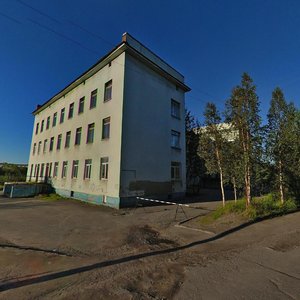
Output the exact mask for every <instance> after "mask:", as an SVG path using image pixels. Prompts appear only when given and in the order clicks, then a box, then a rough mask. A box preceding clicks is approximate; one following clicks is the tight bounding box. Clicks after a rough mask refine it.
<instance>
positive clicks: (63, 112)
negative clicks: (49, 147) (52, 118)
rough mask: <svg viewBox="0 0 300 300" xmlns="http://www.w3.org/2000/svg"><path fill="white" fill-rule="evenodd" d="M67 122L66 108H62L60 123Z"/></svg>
mask: <svg viewBox="0 0 300 300" xmlns="http://www.w3.org/2000/svg"><path fill="white" fill-rule="evenodd" d="M64 120H65V108H62V109H61V111H60V120H59V123H63V122H64Z"/></svg>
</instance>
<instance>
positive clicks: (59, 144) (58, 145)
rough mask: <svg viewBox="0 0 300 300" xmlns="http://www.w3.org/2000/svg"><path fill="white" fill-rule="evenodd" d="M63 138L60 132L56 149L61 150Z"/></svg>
mask: <svg viewBox="0 0 300 300" xmlns="http://www.w3.org/2000/svg"><path fill="white" fill-rule="evenodd" d="M61 138H62V135H61V134H59V135H58V137H57V144H56V149H57V150H59V149H60V147H61Z"/></svg>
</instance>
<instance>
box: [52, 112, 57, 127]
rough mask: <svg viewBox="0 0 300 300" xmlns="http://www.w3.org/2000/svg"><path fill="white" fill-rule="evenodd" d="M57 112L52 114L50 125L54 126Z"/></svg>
mask: <svg viewBox="0 0 300 300" xmlns="http://www.w3.org/2000/svg"><path fill="white" fill-rule="evenodd" d="M56 120H57V112H56V113H54V114H53V120H52V127H55V126H56Z"/></svg>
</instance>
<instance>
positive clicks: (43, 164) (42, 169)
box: [40, 164, 45, 178]
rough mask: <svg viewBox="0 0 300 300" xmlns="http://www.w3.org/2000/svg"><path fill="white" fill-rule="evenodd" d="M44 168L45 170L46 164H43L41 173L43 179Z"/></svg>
mask: <svg viewBox="0 0 300 300" xmlns="http://www.w3.org/2000/svg"><path fill="white" fill-rule="evenodd" d="M44 168H45V164H41V173H40V177H41V178H42V177H43V176H44Z"/></svg>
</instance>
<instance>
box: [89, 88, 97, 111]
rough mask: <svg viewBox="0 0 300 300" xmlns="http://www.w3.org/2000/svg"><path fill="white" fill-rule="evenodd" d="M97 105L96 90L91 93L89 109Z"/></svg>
mask: <svg viewBox="0 0 300 300" xmlns="http://www.w3.org/2000/svg"><path fill="white" fill-rule="evenodd" d="M96 105H97V89H96V90H94V91H92V92H91V101H90V109H92V108H94V107H96Z"/></svg>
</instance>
